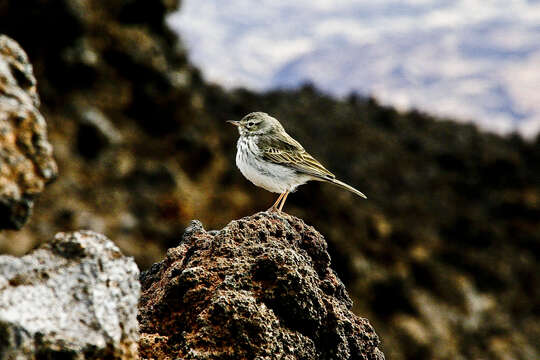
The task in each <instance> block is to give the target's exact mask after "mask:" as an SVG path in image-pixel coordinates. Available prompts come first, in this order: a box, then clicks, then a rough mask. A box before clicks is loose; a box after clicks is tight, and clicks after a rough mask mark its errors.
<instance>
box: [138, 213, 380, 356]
mask: <svg viewBox="0 0 540 360" xmlns="http://www.w3.org/2000/svg"><path fill="white" fill-rule="evenodd" d="M141 283H142V288H143V293H142V297H141V301H140V305H139V311H140V315H139V322H140V326H141V333H142V334H141V341H140V355H141V357H142V358H145V359H151V358H153V359H165V358H172V359H180V358H181V359H384V355H383V353H382V351H381V350H380V349H379V345H380V342H379V338H378V337H377V335H376V333H375V331H374V329H373V328H372V327H371V325H370V324H369V322H368V320H367V319H364V318H360V317H358V316H356V315H355V314H353V313H352V312H351V307H352V301H351V299H350V298H349V296H348V294H347V291H346V289H345V287H344V285H343V283H342V282H341V281H340V280H339V278H338V277H337V276H336V274H335V272H334V271H333V270H332V268H331V267H330V256H329V255H328V252H327V244H326V241H325V240H324V238H323V237H322V236H321V234H319V233H318V232H317V231H316V230H315V229H313V228H312V227H311V226H308V225H306V224H305V223H304V222H303V221H302V220H300V219H298V218H295V217H293V216H289V215H286V214H276V213H258V214H255V215H253V216H250V217H246V218H243V219H240V220H236V221H232V222H231V223H229V224H228V225H227V226H226V227H225V228H224V229H222V230H220V231H210V232H208V231H205V230H204V228H203V227H202V224H201V223H200V222H198V221H193V222H192V223H191V225H190V227H188V229H187V230H186V232H185V234H184V236H183V239H182V241H181V242H180V244H179V246H178V247H175V248H171V249H169V251H168V253H167V257H166V258H165V259H164V260H163V261H162V262H160V263H156V264H154V266H152V268H151V269H150V270H148V271H147V272H145V273H143V274H142V275H141Z"/></svg>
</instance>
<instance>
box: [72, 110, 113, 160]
mask: <svg viewBox="0 0 540 360" xmlns="http://www.w3.org/2000/svg"><path fill="white" fill-rule="evenodd" d="M78 117H79V129H78V132H77V149H78V151H79V153H80V154H81V155H83V156H84V157H86V158H89V159H93V158H96V157H97V156H98V155H99V154H100V153H101V152H102V151H103V150H104V149H106V148H107V147H108V146H111V145H117V144H120V143H121V142H122V135H121V134H120V132H119V131H118V130H117V129H116V128H115V127H114V124H113V123H112V122H111V120H109V118H108V117H107V116H106V115H105V114H103V112H101V111H100V110H99V109H97V108H93V107H90V108H87V107H83V108H82V109H81V110H79V116H78Z"/></svg>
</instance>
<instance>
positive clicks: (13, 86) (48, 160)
mask: <svg viewBox="0 0 540 360" xmlns="http://www.w3.org/2000/svg"><path fill="white" fill-rule="evenodd" d="M38 108H39V97H38V94H37V90H36V79H35V78H34V74H33V71H32V65H30V63H29V62H28V58H27V56H26V54H25V52H24V51H23V50H22V49H21V47H20V46H19V45H18V44H17V43H16V42H15V41H14V40H12V39H10V38H9V37H7V36H4V35H0V229H6V228H7V229H20V228H21V227H22V226H23V225H24V223H25V222H26V220H27V219H28V217H29V216H30V214H31V212H32V207H33V200H34V198H35V197H36V195H38V194H40V193H41V192H42V191H43V188H44V187H45V184H46V183H48V182H50V181H52V180H53V179H54V178H55V177H56V174H57V168H56V163H55V161H54V159H53V158H52V146H51V144H49V142H48V140H47V124H46V123H45V119H44V118H43V116H42V115H41V114H40V112H39V110H38Z"/></svg>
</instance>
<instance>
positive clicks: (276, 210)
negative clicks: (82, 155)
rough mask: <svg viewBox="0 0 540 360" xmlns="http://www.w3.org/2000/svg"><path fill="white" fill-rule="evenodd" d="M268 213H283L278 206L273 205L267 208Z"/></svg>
mask: <svg viewBox="0 0 540 360" xmlns="http://www.w3.org/2000/svg"><path fill="white" fill-rule="evenodd" d="M266 212H267V213H278V214H279V213H281V210H279V209H278V207H277V206H274V205H272V206H271V207H270V208H269V209H268V210H266Z"/></svg>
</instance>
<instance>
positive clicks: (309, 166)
mask: <svg viewBox="0 0 540 360" xmlns="http://www.w3.org/2000/svg"><path fill="white" fill-rule="evenodd" d="M228 122H229V123H231V124H233V125H235V126H236V127H237V128H238V132H239V133H240V138H239V139H238V143H237V152H236V166H238V168H239V169H240V171H241V172H242V174H243V175H244V176H245V177H246V178H247V179H248V180H249V181H251V182H252V183H253V184H255V185H257V186H259V187H262V188H263V189H266V190H268V191H271V192H275V193H280V194H281V195H279V197H278V199H277V200H276V202H275V203H274V205H272V207H271V208H270V209H269V210H271V211H281V209H283V205H284V204H285V200H286V199H287V196H288V195H289V193H290V192H292V191H294V190H295V189H296V188H297V187H298V186H299V185H302V184H305V183H306V182H308V181H310V180H317V181H325V182H329V183H331V184H334V185H337V186H339V187H342V188H344V189H347V190H349V191H350V192H353V193H355V194H356V195H358V196H361V197H363V198H364V199H367V198H366V196H365V195H364V194H362V193H361V192H360V191H358V190H356V189H355V188H353V187H352V186H350V185H347V184H345V183H344V182H342V181H339V180H338V179H336V177H335V176H334V174H332V173H331V172H330V171H328V170H326V168H325V167H324V166H322V165H321V163H319V162H318V161H317V160H315V159H314V158H313V156H311V155H310V154H308V153H307V152H306V150H304V148H303V147H302V145H300V143H299V142H298V141H296V140H294V139H293V138H292V137H291V136H290V135H289V134H287V133H286V132H285V129H283V126H282V125H281V124H280V122H279V121H278V120H277V119H275V118H273V117H271V116H270V115H268V114H266V113H263V112H253V113H250V114H248V115H246V116H244V117H243V118H242V120H240V121H233V120H229V121H228Z"/></svg>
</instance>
